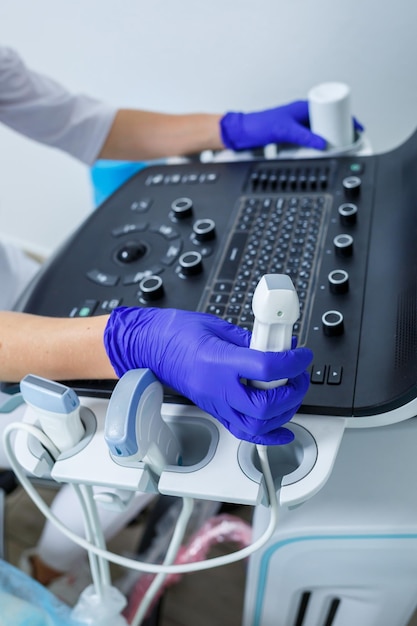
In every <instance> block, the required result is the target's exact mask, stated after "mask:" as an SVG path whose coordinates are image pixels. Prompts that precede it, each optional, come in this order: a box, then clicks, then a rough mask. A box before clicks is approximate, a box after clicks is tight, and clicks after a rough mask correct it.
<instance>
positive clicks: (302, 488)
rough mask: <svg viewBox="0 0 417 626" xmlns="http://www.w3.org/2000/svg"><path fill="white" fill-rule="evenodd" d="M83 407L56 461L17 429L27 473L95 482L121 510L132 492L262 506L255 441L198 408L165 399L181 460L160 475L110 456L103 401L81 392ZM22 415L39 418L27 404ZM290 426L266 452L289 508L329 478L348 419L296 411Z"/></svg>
mask: <svg viewBox="0 0 417 626" xmlns="http://www.w3.org/2000/svg"><path fill="white" fill-rule="evenodd" d="M81 405H82V410H81V417H82V420H83V422H84V425H85V430H86V434H85V436H84V438H83V440H81V441H80V442H79V444H78V445H77V446H75V447H74V449H72V450H68V451H66V452H65V453H64V454H61V455H60V456H59V457H58V458H57V459H56V460H55V461H53V459H51V457H50V455H49V454H48V452H47V451H45V449H44V448H43V447H42V446H41V445H40V444H39V442H37V441H36V440H35V438H34V437H33V436H32V435H30V434H28V433H26V432H24V431H19V432H18V433H17V436H16V443H15V451H16V455H17V457H18V460H19V462H20V463H21V465H22V466H23V467H24V468H25V470H26V471H27V472H29V473H32V474H35V475H36V476H44V477H48V478H52V479H53V480H55V481H57V482H60V483H84V484H89V485H95V486H98V487H100V492H101V493H100V494H99V495H98V496H96V498H97V499H98V500H99V501H100V502H101V503H102V504H103V505H107V506H109V507H112V508H122V507H123V505H124V504H126V503H127V502H128V501H129V496H133V494H134V493H135V492H136V491H142V492H149V493H161V494H165V495H174V496H189V497H193V498H201V499H205V500H215V501H220V502H230V503H236V504H246V505H252V506H256V505H258V504H264V505H267V495H266V491H265V485H264V480H263V475H262V473H261V471H260V465H259V460H258V457H257V453H256V447H255V446H254V445H253V444H250V443H248V442H245V441H240V440H238V439H236V438H235V437H234V436H233V435H231V433H229V431H227V430H226V429H225V428H224V427H223V426H222V425H221V424H220V423H219V422H217V421H216V420H214V419H213V418H212V417H210V416H209V415H208V414H206V413H204V412H203V411H201V410H200V409H198V408H197V407H195V406H190V405H179V404H168V403H163V404H162V411H161V414H162V417H163V420H164V421H165V422H166V424H167V425H168V426H169V428H170V429H171V430H172V432H173V433H174V435H175V437H176V439H177V440H178V442H179V447H180V450H181V455H182V464H181V465H167V466H166V467H165V468H164V469H163V471H162V472H161V475H160V476H159V477H158V476H156V475H155V473H154V472H152V471H150V469H149V468H148V467H147V465H146V464H144V463H143V462H142V461H136V462H135V463H133V464H130V465H128V466H126V465H122V464H120V462H119V461H120V459H119V460H118V462H115V460H114V458H113V457H112V455H111V454H110V452H109V449H108V446H107V444H106V441H105V437H104V432H105V421H106V411H107V405H108V402H107V401H106V400H102V399H99V398H81ZM24 420H25V421H27V422H28V423H32V424H33V423H35V424H36V423H37V416H36V415H35V414H34V412H33V410H32V409H31V408H30V407H27V409H26V413H25V418H24ZM288 427H289V428H290V429H291V430H292V431H293V432H294V434H295V439H294V441H293V442H291V443H290V444H288V445H286V446H270V447H269V448H268V457H269V461H270V465H271V469H272V473H273V476H274V480H275V484H276V488H277V490H279V500H280V504H281V505H282V506H289V507H291V506H295V505H298V504H301V503H302V502H304V501H305V500H307V499H308V498H310V497H311V496H312V495H314V494H315V493H317V492H318V491H319V490H320V489H321V487H322V486H323V485H324V484H325V482H326V481H327V479H328V477H329V475H330V473H331V471H332V468H333V464H334V461H335V458H336V455H337V450H338V448H339V445H340V442H341V439H342V435H343V431H344V429H345V420H344V419H343V418H336V419H332V420H328V419H327V418H322V417H320V416H308V417H303V416H301V415H297V416H295V417H294V418H293V420H292V421H291V422H290V424H289V425H288ZM98 459H99V462H97V460H98ZM93 460H95V462H92V461H93ZM225 472H227V481H225V480H224V476H225ZM106 489H108V492H106Z"/></svg>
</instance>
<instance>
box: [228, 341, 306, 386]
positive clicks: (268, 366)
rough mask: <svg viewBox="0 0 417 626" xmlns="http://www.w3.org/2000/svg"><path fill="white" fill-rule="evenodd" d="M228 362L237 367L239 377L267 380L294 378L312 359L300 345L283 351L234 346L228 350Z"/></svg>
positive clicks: (234, 367)
mask: <svg viewBox="0 0 417 626" xmlns="http://www.w3.org/2000/svg"><path fill="white" fill-rule="evenodd" d="M227 359H228V362H229V363H230V365H231V367H232V368H233V369H237V371H238V372H239V376H240V378H246V379H247V380H261V381H264V382H269V381H271V380H280V379H281V378H294V377H295V376H298V374H300V373H301V372H303V371H304V370H305V369H306V368H307V367H308V366H309V365H310V363H311V361H312V360H313V353H312V352H311V350H310V349H309V348H305V347H301V348H296V349H295V350H284V351H283V352H261V351H260V350H246V349H245V348H236V347H234V349H233V350H228V354H227Z"/></svg>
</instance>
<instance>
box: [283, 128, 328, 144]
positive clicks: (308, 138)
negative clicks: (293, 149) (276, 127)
mask: <svg viewBox="0 0 417 626" xmlns="http://www.w3.org/2000/svg"><path fill="white" fill-rule="evenodd" d="M293 126H294V129H293V131H292V132H290V131H291V127H288V131H289V132H288V141H290V142H291V143H294V144H296V145H298V146H306V147H307V148H315V149H316V150H325V149H326V147H327V141H326V140H325V139H324V138H323V137H321V136H320V135H316V134H315V133H313V132H311V130H309V129H308V128H306V127H305V126H303V125H302V124H298V123H295V122H294V123H293Z"/></svg>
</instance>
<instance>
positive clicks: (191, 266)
mask: <svg viewBox="0 0 417 626" xmlns="http://www.w3.org/2000/svg"><path fill="white" fill-rule="evenodd" d="M178 263H179V269H180V275H181V276H187V277H188V276H196V275H197V274H201V272H202V271H203V257H202V255H201V254H200V253H199V252H197V251H194V250H193V251H191V252H184V254H182V255H181V256H180V258H179V259H178Z"/></svg>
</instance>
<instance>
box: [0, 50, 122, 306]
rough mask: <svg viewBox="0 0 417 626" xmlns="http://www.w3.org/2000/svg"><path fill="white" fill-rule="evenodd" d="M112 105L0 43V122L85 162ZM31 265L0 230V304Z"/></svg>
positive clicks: (101, 136) (98, 143)
mask: <svg viewBox="0 0 417 626" xmlns="http://www.w3.org/2000/svg"><path fill="white" fill-rule="evenodd" d="M116 110H117V109H116V108H115V107H113V106H109V105H107V104H105V103H103V102H100V101H98V100H95V99H94V98H91V97H89V96H86V95H84V94H72V93H70V92H69V91H67V90H66V89H65V88H64V87H62V86H61V85H60V84H58V83H57V82H55V81H54V80H51V79H50V78H48V77H47V76H44V75H42V74H39V73H38V72H35V71H33V70H31V69H29V68H28V67H27V66H26V64H25V63H24V62H23V60H22V59H21V57H20V56H19V55H18V54H17V53H16V52H15V51H14V50H12V49H10V48H7V47H4V46H0V123H3V124H5V125H6V126H9V127H10V128H12V129H13V130H15V131H17V132H19V133H21V134H23V135H25V136H27V137H29V138H31V139H34V140H36V141H39V142H41V143H44V144H47V145H49V146H52V147H54V148H58V149H60V150H64V151H65V152H67V153H68V154H70V155H72V156H73V157H75V158H77V159H79V160H80V161H82V162H84V163H86V164H88V165H91V164H92V163H93V162H94V161H95V159H96V157H97V155H98V153H99V151H100V148H101V147H102V145H103V143H104V140H105V138H106V136H107V134H108V132H109V130H110V127H111V125H112V123H113V120H114V116H115V114H116ZM0 149H1V147H0ZM0 193H1V172H0ZM14 208H15V207H10V210H13V209H14ZM17 210H19V208H18V207H17ZM0 233H1V227H0ZM37 267H38V266H37V264H36V262H35V261H33V260H32V259H29V258H28V257H27V256H26V255H25V254H24V253H23V252H22V251H21V250H19V249H17V248H15V247H14V246H11V245H9V244H7V245H6V244H5V243H4V242H2V241H1V234H0V309H1V310H5V309H10V308H12V306H13V304H14V302H15V300H16V298H17V297H18V295H19V293H21V291H22V290H23V289H24V288H25V287H26V285H27V283H28V282H29V281H30V280H31V278H32V277H33V275H34V273H35V272H36V270H37Z"/></svg>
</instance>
